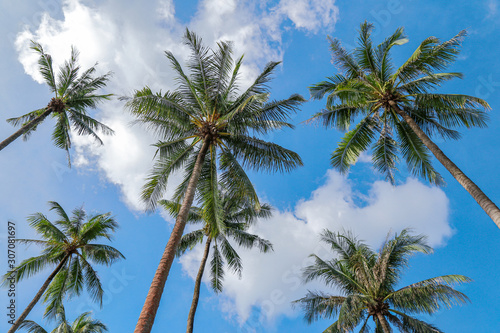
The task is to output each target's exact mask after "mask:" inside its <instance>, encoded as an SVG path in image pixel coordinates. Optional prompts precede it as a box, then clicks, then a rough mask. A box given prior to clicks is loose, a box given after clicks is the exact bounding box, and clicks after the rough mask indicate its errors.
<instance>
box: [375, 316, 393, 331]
mask: <svg viewBox="0 0 500 333" xmlns="http://www.w3.org/2000/svg"><path fill="white" fill-rule="evenodd" d="M377 318H378V321H379V322H380V325H382V330H383V331H384V333H391V328H390V327H389V323H387V320H386V319H385V317H384V315H383V314H381V313H380V312H379V313H377Z"/></svg>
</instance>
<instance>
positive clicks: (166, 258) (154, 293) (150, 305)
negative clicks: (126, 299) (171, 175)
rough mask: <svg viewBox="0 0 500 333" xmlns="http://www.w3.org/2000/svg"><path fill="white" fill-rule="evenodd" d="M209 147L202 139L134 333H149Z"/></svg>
mask: <svg viewBox="0 0 500 333" xmlns="http://www.w3.org/2000/svg"><path fill="white" fill-rule="evenodd" d="M209 146H210V140H208V139H204V140H203V146H202V147H201V150H200V152H199V153H198V156H197V158H196V162H195V165H194V168H193V173H192V174H191V178H190V179H189V183H188V187H187V189H186V194H185V196H184V200H183V202H182V205H181V209H180V210H179V215H177V219H176V220H175V225H174V229H173V230H172V233H171V234H170V238H169V239H168V243H167V246H166V247H165V251H164V252H163V256H162V257H161V259H160V264H159V265H158V268H157V269H156V273H155V276H154V278H153V281H152V282H151V286H150V287H149V291H148V295H147V297H146V301H145V302H144V306H143V307H142V311H141V314H140V316H139V320H138V321H137V326H136V327H135V330H134V333H150V332H151V329H152V328H153V323H154V320H155V317H156V311H158V307H159V306H160V299H161V295H162V293H163V288H164V287H165V282H166V281H167V277H168V273H169V272H170V267H171V266H172V263H173V261H174V258H175V253H176V251H177V246H178V245H179V242H180V240H181V237H182V233H183V232H184V227H185V226H186V220H187V216H188V213H189V209H190V208H191V205H192V204H193V199H194V194H195V189H196V185H197V183H198V179H199V177H200V173H201V168H202V166H203V162H204V161H205V155H206V153H207V151H208V147H209Z"/></svg>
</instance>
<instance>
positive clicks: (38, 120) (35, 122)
mask: <svg viewBox="0 0 500 333" xmlns="http://www.w3.org/2000/svg"><path fill="white" fill-rule="evenodd" d="M51 112H52V109H51V108H47V109H46V110H45V111H44V112H43V113H42V114H41V115H39V116H38V117H36V118H35V119H33V120H32V121H30V122H29V123H27V124H26V125H24V126H23V127H21V128H20V129H18V130H17V131H16V132H15V133H14V134H12V135H11V136H9V137H8V138H7V139H5V140H3V141H2V142H0V150H2V149H4V148H5V147H7V146H8V145H9V144H10V143H12V142H13V141H14V140H15V139H17V138H18V137H20V136H21V135H23V134H24V133H26V132H28V131H29V130H30V129H32V128H33V127H34V126H36V125H38V124H39V123H41V122H42V121H43V120H44V119H45V118H47V116H48V115H49V114H50V113H51Z"/></svg>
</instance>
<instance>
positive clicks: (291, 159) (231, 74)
mask: <svg viewBox="0 0 500 333" xmlns="http://www.w3.org/2000/svg"><path fill="white" fill-rule="evenodd" d="M184 41H185V44H186V45H187V46H188V47H189V48H190V49H191V58H190V59H189V61H188V64H187V67H188V70H189V73H185V72H184V70H183V68H182V66H181V65H180V63H179V62H178V60H177V59H176V58H175V57H174V55H173V54H172V53H171V52H166V56H167V58H168V59H169V60H170V62H171V64H172V67H173V69H174V71H175V72H176V74H177V77H176V80H177V83H178V87H177V88H176V89H175V90H174V91H167V92H165V93H162V92H157V93H153V92H152V91H151V89H149V88H148V87H145V88H144V89H142V90H139V91H136V92H135V94H134V96H133V97H132V98H130V99H128V101H127V107H128V109H129V110H130V111H131V112H132V114H134V115H135V116H136V117H137V120H138V121H139V122H142V123H144V124H145V125H146V126H147V127H148V129H150V130H152V131H154V132H156V133H157V134H158V135H159V136H160V141H159V142H158V143H157V144H156V147H157V148H158V153H157V155H156V157H157V158H156V161H155V165H154V167H153V170H152V172H151V175H150V177H149V178H148V181H147V183H146V184H145V186H144V190H143V193H142V198H143V200H144V201H145V202H146V203H147V206H148V208H149V210H150V211H151V210H154V209H155V207H156V204H157V201H158V200H159V199H161V197H162V195H163V194H164V192H165V188H166V186H167V180H168V178H169V176H170V175H171V174H172V173H173V172H174V171H177V170H184V171H185V173H184V175H185V177H184V181H183V182H182V183H181V185H180V187H179V188H178V191H177V193H178V194H179V196H178V199H179V202H182V205H181V208H180V210H179V214H178V215H177V218H176V222H175V226H174V228H173V230H172V234H171V236H170V238H169V241H168V243H167V245H166V248H165V251H164V253H163V256H162V258H161V260H160V264H159V266H158V269H157V271H156V274H155V276H154V278H153V281H152V283H151V287H150V289H149V292H148V296H147V298H146V301H145V304H144V307H143V309H142V311H141V314H140V317H139V321H138V323H137V326H136V329H135V332H136V333H138V332H141V333H146V332H148V333H149V332H150V331H151V328H152V325H153V322H154V318H155V315H156V311H157V309H158V306H159V304H160V298H161V295H162V293H163V289H164V286H165V282H166V280H167V277H168V273H169V271H170V267H171V265H172V262H173V260H174V258H175V253H176V251H177V245H178V244H179V241H180V239H181V237H182V234H183V231H184V227H185V225H186V218H187V215H188V212H189V208H190V207H191V205H192V203H193V198H194V195H195V189H196V184H197V182H198V178H199V175H200V173H201V172H202V168H203V166H204V165H208V169H209V170H211V172H212V173H213V174H217V173H220V177H221V182H222V183H223V184H224V185H228V184H230V186H229V185H228V186H227V187H228V188H230V190H231V189H233V190H234V189H236V188H237V189H238V191H239V192H240V193H241V194H245V196H246V197H248V198H250V199H249V200H251V201H252V202H253V203H254V204H256V205H258V198H257V195H256V193H255V190H254V188H253V185H252V183H251V182H250V180H249V179H248V176H247V175H246V173H245V168H251V169H254V170H266V171H269V172H270V171H281V172H284V171H290V170H292V169H294V168H296V167H297V166H300V165H302V161H301V159H300V157H299V155H298V154H296V153H295V152H293V151H290V150H288V149H285V148H283V147H281V146H279V145H277V144H275V143H272V142H267V141H265V140H262V139H261V138H259V137H258V136H259V135H260V134H266V133H269V132H270V131H272V130H276V129H280V128H293V126H292V125H291V124H290V123H288V122H287V121H288V119H289V115H290V114H291V113H292V112H295V111H296V110H297V108H298V106H299V105H300V104H301V103H302V102H304V99H303V98H302V97H301V96H299V95H292V96H290V97H289V98H287V99H285V100H276V101H274V100H273V101H269V92H268V87H267V85H266V84H267V83H268V82H269V80H270V75H271V74H272V72H273V70H274V68H276V66H278V63H276V62H272V63H269V64H268V65H267V66H266V67H265V68H264V70H263V72H262V73H261V74H260V75H259V76H258V77H257V78H256V79H255V81H254V82H253V83H252V84H251V85H250V87H249V88H248V89H246V90H244V91H242V92H241V93H239V92H238V75H239V70H240V67H241V64H242V57H240V58H238V59H237V60H236V61H234V60H233V58H232V45H231V44H230V43H228V42H219V43H218V44H217V47H216V48H215V49H210V48H208V47H206V46H204V45H203V44H202V40H201V39H200V38H199V37H197V36H196V35H195V34H194V33H192V32H190V31H189V30H187V31H186V34H185V36H184ZM212 179H213V180H214V181H213V183H212V186H211V191H213V192H214V195H213V196H212V197H213V198H214V200H215V201H214V202H213V203H214V204H217V201H218V198H219V196H218V195H217V194H216V193H217V192H218V191H219V190H218V184H217V177H212ZM233 190H231V191H233Z"/></svg>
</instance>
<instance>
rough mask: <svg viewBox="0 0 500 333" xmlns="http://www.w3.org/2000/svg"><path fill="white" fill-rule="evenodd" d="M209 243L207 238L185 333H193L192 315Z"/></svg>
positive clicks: (194, 311)
mask: <svg viewBox="0 0 500 333" xmlns="http://www.w3.org/2000/svg"><path fill="white" fill-rule="evenodd" d="M211 242H212V239H211V238H210V237H208V239H207V243H206V244H205V252H204V253H203V258H202V259H201V263H200V269H199V270H198V275H197V276H196V282H195V285H194V293H193V302H192V303H191V309H189V315H188V321H187V330H186V333H193V326H194V315H195V314H196V308H197V307H198V300H199V299H200V287H201V278H202V277H203V271H205V265H206V264H207V259H208V253H209V252H210V243H211Z"/></svg>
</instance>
